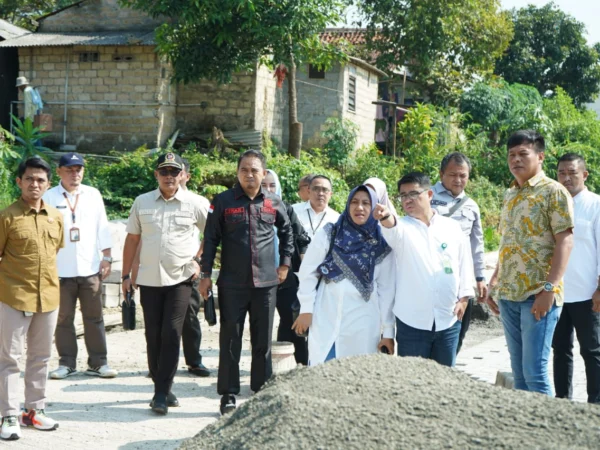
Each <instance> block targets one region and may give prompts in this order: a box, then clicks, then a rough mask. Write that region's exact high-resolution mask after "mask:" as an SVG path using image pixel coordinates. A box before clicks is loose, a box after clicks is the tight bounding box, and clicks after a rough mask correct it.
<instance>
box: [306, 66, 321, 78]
mask: <svg viewBox="0 0 600 450" xmlns="http://www.w3.org/2000/svg"><path fill="white" fill-rule="evenodd" d="M308 78H312V79H318V80H322V79H324V78H325V71H324V70H321V69H319V67H318V66H314V65H312V64H309V65H308Z"/></svg>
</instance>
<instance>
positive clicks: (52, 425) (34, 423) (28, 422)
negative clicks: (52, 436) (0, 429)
mask: <svg viewBox="0 0 600 450" xmlns="http://www.w3.org/2000/svg"><path fill="white" fill-rule="evenodd" d="M19 423H20V424H21V426H23V427H33V428H35V429H36V430H42V431H52V430H56V429H57V428H58V422H57V421H56V420H53V419H51V418H50V417H48V416H46V413H45V412H44V410H43V409H30V410H24V411H23V412H22V413H21V415H20V416H19Z"/></svg>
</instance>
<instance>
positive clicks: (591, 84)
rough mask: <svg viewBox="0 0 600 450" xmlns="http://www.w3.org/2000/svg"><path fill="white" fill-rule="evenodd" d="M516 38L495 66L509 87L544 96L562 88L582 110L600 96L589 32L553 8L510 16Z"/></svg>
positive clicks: (598, 66)
mask: <svg viewBox="0 0 600 450" xmlns="http://www.w3.org/2000/svg"><path fill="white" fill-rule="evenodd" d="M512 20H513V23H514V37H513V39H512V41H511V43H510V46H509V48H508V51H507V52H506V53H505V54H504V56H503V57H502V58H501V59H500V60H499V61H498V63H497V64H496V73H497V74H498V75H502V76H503V77H504V79H505V80H506V81H508V82H509V83H522V84H528V85H530V86H535V87H536V88H537V90H538V91H539V92H540V94H542V95H544V94H545V93H546V92H547V91H549V90H550V91H555V90H556V87H557V86H560V87H561V88H563V89H564V90H565V91H566V92H567V93H568V94H569V96H571V98H572V99H573V101H574V102H575V105H577V106H578V107H579V106H581V105H583V104H585V103H588V102H591V101H593V100H594V99H595V98H596V97H597V95H598V93H599V92H600V59H599V50H600V46H598V45H596V46H594V47H592V46H589V45H587V43H586V39H585V37H584V34H585V26H584V25H583V23H581V22H578V21H577V20H575V19H574V18H573V17H571V16H570V15H568V14H567V13H565V12H563V11H561V10H560V9H558V7H557V6H556V5H555V4H554V3H548V4H547V5H546V6H543V7H541V8H537V7H535V6H533V5H530V6H528V7H526V8H521V9H519V10H514V9H513V10H512Z"/></svg>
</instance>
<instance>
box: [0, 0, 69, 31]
mask: <svg viewBox="0 0 600 450" xmlns="http://www.w3.org/2000/svg"><path fill="white" fill-rule="evenodd" d="M71 3H75V0H0V19H4V20H6V21H8V22H11V23H13V24H15V25H19V26H21V27H24V28H29V29H33V28H35V22H34V20H35V19H36V18H37V17H39V16H42V15H44V14H47V13H49V12H52V11H55V10H57V9H60V8H64V7H65V6H68V5H70V4H71Z"/></svg>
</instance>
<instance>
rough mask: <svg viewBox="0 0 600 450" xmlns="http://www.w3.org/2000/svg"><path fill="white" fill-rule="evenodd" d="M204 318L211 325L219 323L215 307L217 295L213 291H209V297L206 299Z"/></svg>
mask: <svg viewBox="0 0 600 450" xmlns="http://www.w3.org/2000/svg"><path fill="white" fill-rule="evenodd" d="M204 320H206V321H207V322H208V325H209V326H211V327H212V326H213V325H216V324H217V310H216V308H215V296H214V295H213V293H212V291H208V298H205V299H204Z"/></svg>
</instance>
